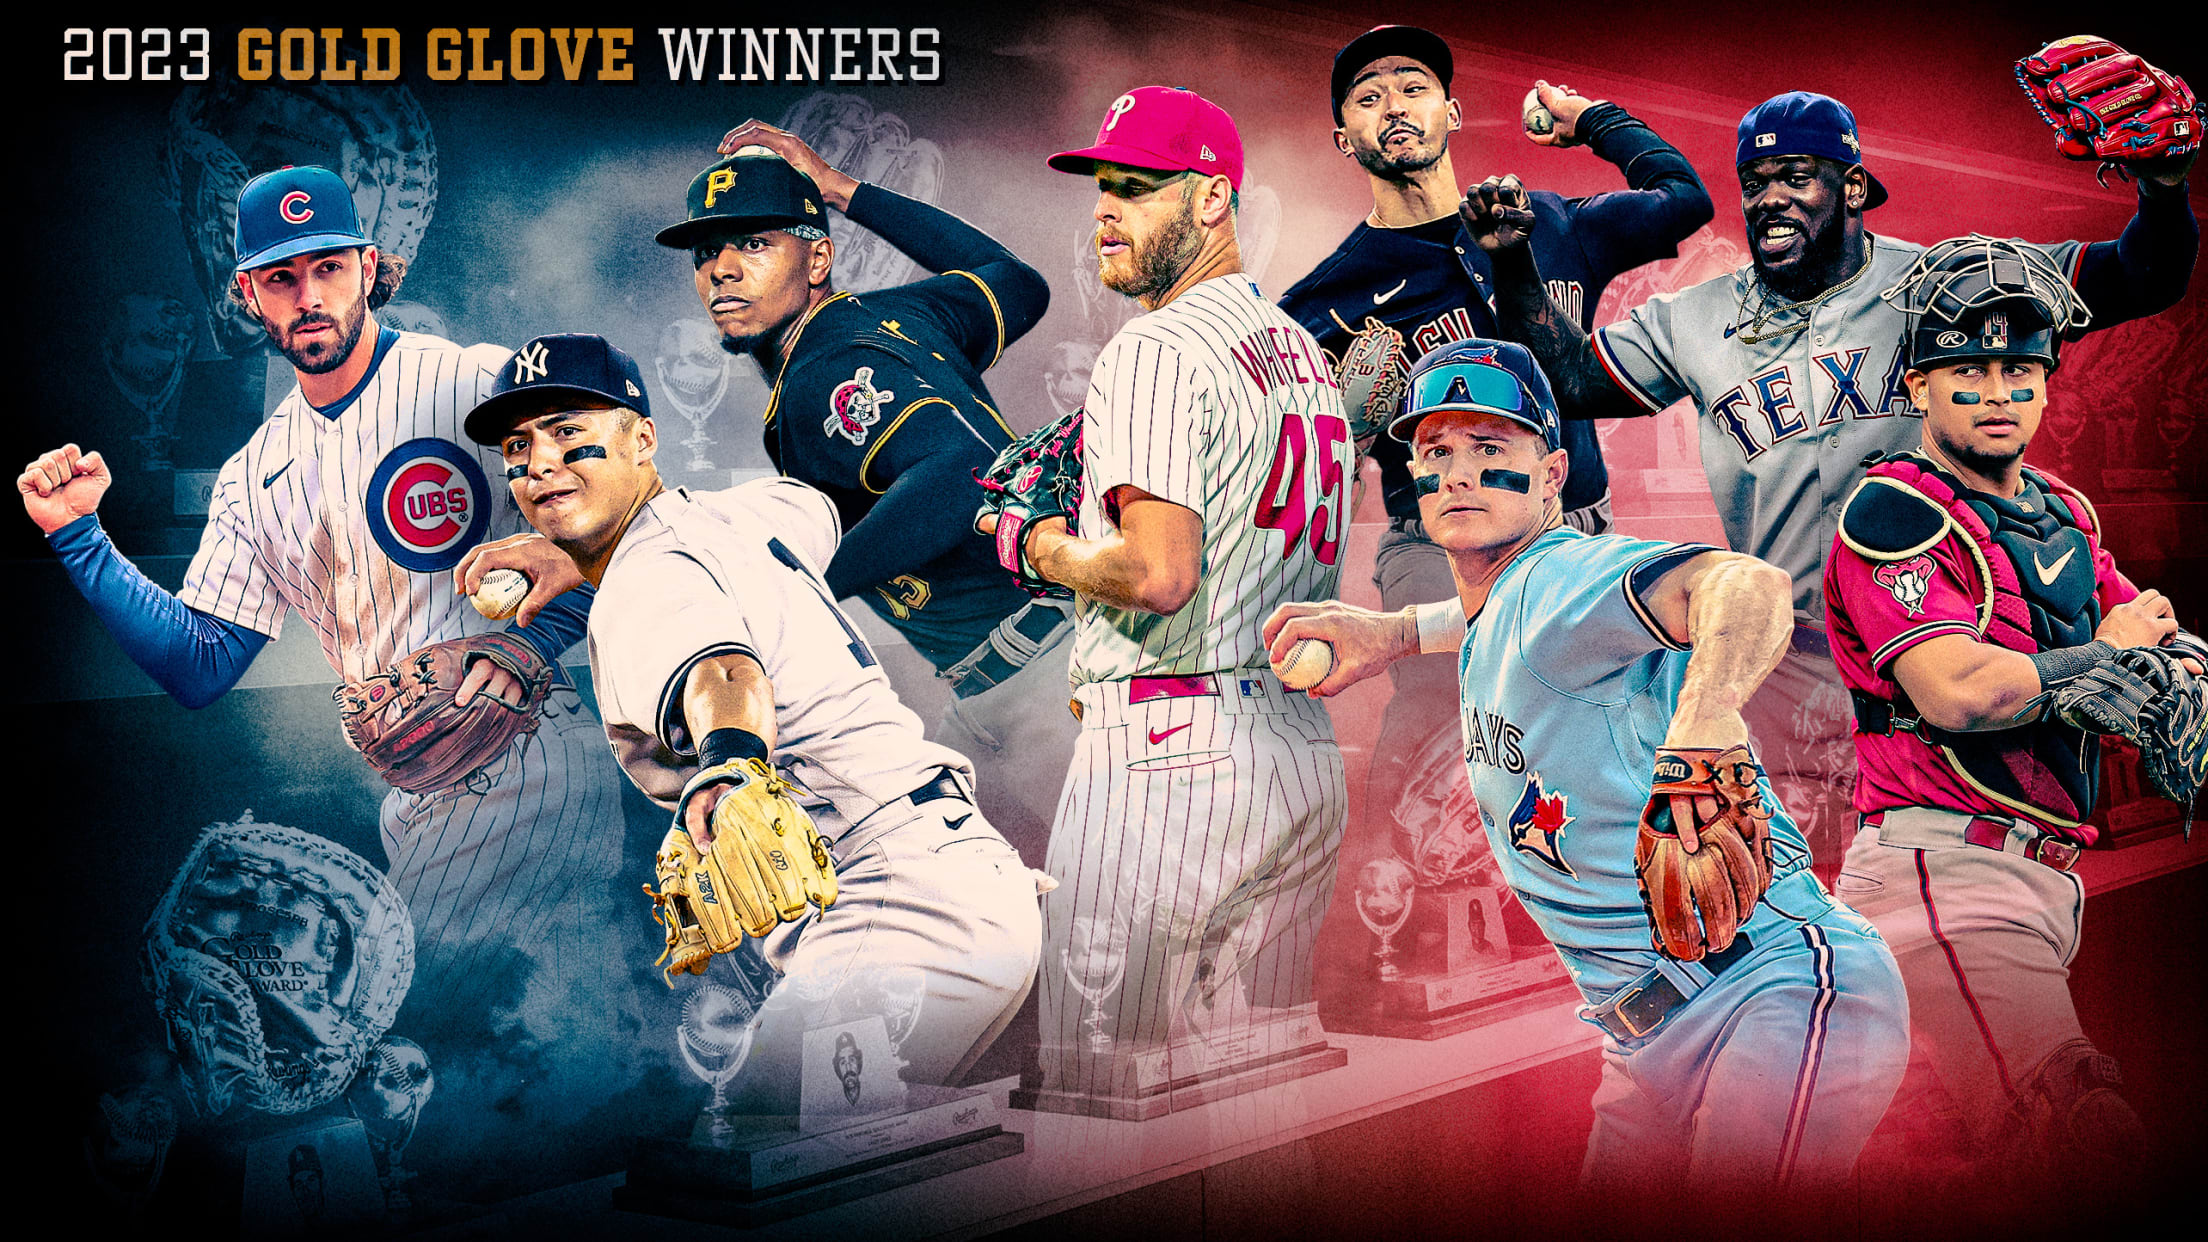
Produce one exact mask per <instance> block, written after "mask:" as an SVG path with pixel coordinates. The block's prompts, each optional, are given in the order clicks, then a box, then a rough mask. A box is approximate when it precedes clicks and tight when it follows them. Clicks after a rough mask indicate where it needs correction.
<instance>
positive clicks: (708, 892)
mask: <svg viewBox="0 0 2208 1242" xmlns="http://www.w3.org/2000/svg"><path fill="white" fill-rule="evenodd" d="M722 786H727V787H728V788H729V792H728V794H727V796H726V797H723V798H722V799H721V800H720V803H719V804H718V805H716V806H715V807H714V808H713V815H712V824H713V848H712V850H711V851H710V852H709V853H705V854H700V853H698V847H697V843H696V842H694V841H692V840H691V839H690V833H689V831H688V830H687V829H686V828H684V827H683V823H684V812H685V811H687V810H688V808H689V806H690V802H691V800H692V799H693V798H697V797H700V796H702V795H704V794H705V793H706V792H707V791H709V790H713V789H717V788H720V787H722ZM658 873H659V888H658V889H657V890H654V889H653V888H652V887H651V886H650V885H648V884H647V885H645V886H644V892H645V895H646V896H649V897H650V898H651V899H652V917H653V918H654V919H655V920H657V921H658V922H659V925H660V926H661V927H663V928H665V929H666V932H667V951H666V952H664V953H662V954H660V955H659V962H658V963H657V964H658V965H662V966H664V967H665V968H666V976H667V984H668V986H670V987H672V986H674V982H675V975H676V974H677V973H687V974H693V975H702V974H704V973H705V966H706V963H707V961H709V960H710V959H711V958H712V956H713V955H714V954H716V953H727V952H730V951H731V950H733V949H735V948H737V947H738V946H739V945H741V944H743V942H744V937H745V936H764V935H766V934H767V933H768V932H771V931H773V930H774V929H775V927H776V926H777V925H779V924H782V923H791V922H795V921H797V920H798V919H801V918H803V917H805V913H806V911H807V909H808V908H809V907H811V906H815V905H817V906H819V907H820V908H821V909H823V910H826V909H827V908H828V907H830V906H832V905H834V904H836V868H835V863H834V862H833V861H832V860H830V858H829V857H828V847H827V845H826V844H824V843H823V842H822V841H821V839H820V833H818V832H816V831H815V830H814V829H813V821H812V817H811V816H809V815H807V814H805V812H804V811H803V810H802V809H801V808H800V807H799V806H798V805H797V804H796V803H795V802H792V801H791V800H790V784H789V782H788V781H785V780H783V779H782V774H781V773H779V772H777V771H775V770H774V768H773V766H772V765H770V764H769V763H767V761H766V760H764V759H732V760H730V761H729V762H727V763H723V764H717V765H715V766H713V767H710V768H705V769H703V770H701V771H700V772H699V773H698V774H697V775H696V776H693V777H691V778H690V783H689V784H688V785H685V786H684V787H683V790H682V796H681V797H680V798H678V799H677V800H676V802H675V826H674V827H673V828H671V829H669V830H668V832H667V836H666V839H665V840H663V841H661V842H660V846H659V864H658Z"/></svg>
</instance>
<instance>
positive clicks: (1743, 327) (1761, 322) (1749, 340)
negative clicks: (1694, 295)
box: [1726, 233, 1871, 345]
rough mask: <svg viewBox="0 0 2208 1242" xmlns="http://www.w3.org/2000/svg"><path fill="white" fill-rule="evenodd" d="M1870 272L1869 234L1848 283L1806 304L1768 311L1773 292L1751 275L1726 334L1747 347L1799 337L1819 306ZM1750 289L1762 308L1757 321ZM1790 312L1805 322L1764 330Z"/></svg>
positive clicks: (1834, 287)
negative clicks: (1765, 305)
mask: <svg viewBox="0 0 2208 1242" xmlns="http://www.w3.org/2000/svg"><path fill="white" fill-rule="evenodd" d="M1870 270H1871V238H1870V235H1869V234H1867V233H1866V234H1864V236H1863V265H1862V266H1861V267H1858V268H1856V269H1855V271H1854V272H1853V273H1851V274H1850V275H1849V276H1848V278H1847V279H1846V280H1843V281H1841V282H1840V283H1839V284H1837V285H1834V286H1833V287H1832V288H1830V289H1827V290H1825V291H1824V292H1823V293H1820V294H1818V295H1817V296H1816V297H1813V298H1811V299H1809V300H1808V301H1806V302H1782V303H1780V304H1779V305H1777V306H1774V307H1771V308H1769V309H1767V310H1766V309H1761V307H1762V304H1763V299H1764V298H1765V297H1766V296H1769V295H1770V292H1771V291H1770V290H1768V289H1766V288H1764V287H1763V279H1762V278H1761V277H1760V276H1751V277H1750V278H1749V281H1748V285H1747V286H1746V287H1743V288H1742V289H1741V291H1740V302H1739V304H1738V305H1737V306H1735V307H1734V309H1733V330H1732V331H1731V332H1729V333H1727V334H1726V335H1728V336H1738V337H1740V343H1741V344H1743V345H1761V344H1763V343H1764V342H1765V341H1773V340H1777V339H1778V338H1780V337H1782V336H1795V335H1798V334H1799V333H1800V332H1801V331H1802V330H1803V329H1805V328H1807V327H1809V320H1810V316H1812V315H1815V314H1816V313H1817V308H1818V307H1820V306H1823V305H1824V304H1825V303H1826V302H1827V301H1828V300H1830V299H1831V297H1832V296H1833V295H1834V294H1836V293H1838V292H1840V291H1841V290H1842V289H1845V288H1847V287H1848V286H1849V285H1852V284H1854V283H1855V282H1856V281H1858V280H1861V279H1863V273H1865V272H1867V271H1870ZM1749 288H1753V289H1754V290H1755V292H1756V304H1757V306H1758V308H1759V309H1758V310H1757V311H1756V316H1755V318H1754V319H1753V320H1750V319H1749V317H1748V291H1749ZM1789 311H1801V312H1802V321H1801V322H1800V323H1798V324H1795V325H1794V326H1793V327H1791V328H1780V329H1778V330H1776V331H1773V332H1766V331H1764V330H1763V329H1764V328H1765V327H1767V326H1768V325H1769V324H1770V322H1771V321H1772V320H1773V319H1776V318H1778V317H1779V316H1781V315H1784V314H1786V313H1787V312H1789Z"/></svg>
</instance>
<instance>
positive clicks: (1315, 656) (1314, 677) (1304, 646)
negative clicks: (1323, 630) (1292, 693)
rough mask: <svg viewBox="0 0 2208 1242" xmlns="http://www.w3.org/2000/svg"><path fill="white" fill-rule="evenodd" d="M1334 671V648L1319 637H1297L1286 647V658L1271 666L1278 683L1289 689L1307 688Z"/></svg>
mask: <svg viewBox="0 0 2208 1242" xmlns="http://www.w3.org/2000/svg"><path fill="white" fill-rule="evenodd" d="M1333 671H1334V648H1333V646H1332V644H1330V643H1328V642H1326V641H1325V640H1324V639H1319V638H1299V639H1297V640H1296V645H1295V646H1293V647H1290V648H1289V649H1288V658H1287V659H1285V660H1283V661H1281V662H1280V663H1279V664H1276V665H1274V666H1273V672H1274V673H1275V674H1276V675H1278V676H1279V678H1280V684H1281V685H1284V686H1286V687H1288V688H1289V689H1290V690H1309V689H1310V688H1311V687H1313V686H1315V685H1318V684H1319V683H1320V682H1322V681H1325V680H1326V675H1327V674H1328V673H1331V672H1333Z"/></svg>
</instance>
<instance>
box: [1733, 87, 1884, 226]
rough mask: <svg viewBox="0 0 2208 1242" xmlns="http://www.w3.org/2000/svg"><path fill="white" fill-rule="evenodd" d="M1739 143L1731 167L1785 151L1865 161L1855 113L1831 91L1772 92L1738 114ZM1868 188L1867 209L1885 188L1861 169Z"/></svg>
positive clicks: (1848, 162)
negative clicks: (1821, 93) (1745, 113)
mask: <svg viewBox="0 0 2208 1242" xmlns="http://www.w3.org/2000/svg"><path fill="white" fill-rule="evenodd" d="M1739 138H1740V140H1739V142H1738V143H1737V144H1736V145H1735V148H1734V152H1733V166H1734V167H1735V168H1738V167H1741V166H1742V165H1746V164H1753V163H1755V162H1756V161H1757V160H1763V159H1771V158H1773V157H1775V156H1784V155H1814V156H1817V157H1818V158H1820V159H1828V160H1831V161H1832V162H1834V163H1836V164H1839V165H1840V166H1841V167H1843V168H1852V167H1854V166H1855V165H1857V164H1861V163H1863V143H1862V140H1861V139H1860V138H1859V137H1858V136H1857V134H1856V128H1855V113H1853V112H1850V111H1848V106H1847V105H1846V104H1844V103H1841V102H1840V101H1839V100H1837V99H1834V98H1833V97H1832V96H1830V95H1819V94H1816V93H1814V92H1811V91H1788V92H1787V93H1785V94H1784V95H1774V96H1772V97H1771V98H1769V99H1766V100H1764V101H1763V102H1762V103H1760V104H1757V105H1756V106H1755V107H1753V108H1750V109H1748V115H1746V116H1744V117H1742V118H1740V135H1739ZM1863 175H1864V177H1866V178H1868V179H1869V181H1870V183H1871V187H1870V193H1869V194H1867V195H1866V196H1865V197H1864V199H1863V210H1865V211H1869V210H1870V209H1871V208H1873V207H1876V206H1878V205H1879V204H1880V203H1883V202H1885V201H1886V187H1885V186H1883V185H1880V184H1879V181H1878V178H1877V177H1873V176H1871V170H1870V168H1869V167H1868V166H1865V167H1864V169H1863Z"/></svg>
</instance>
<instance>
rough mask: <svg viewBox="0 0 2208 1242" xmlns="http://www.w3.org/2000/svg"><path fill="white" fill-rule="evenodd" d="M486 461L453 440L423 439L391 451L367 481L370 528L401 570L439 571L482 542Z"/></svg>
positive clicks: (486, 517) (485, 522) (485, 514)
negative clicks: (478, 459)
mask: <svg viewBox="0 0 2208 1242" xmlns="http://www.w3.org/2000/svg"><path fill="white" fill-rule="evenodd" d="M488 494H489V492H488V490H487V488H486V487H485V485H484V476H483V466H482V463H480V462H478V461H477V460H476V459H475V454H473V453H470V452H468V451H467V450H465V449H463V448H461V447H460V446H459V445H457V444H454V443H453V442H452V441H450V440H442V439H439V438H437V437H436V436H424V437H422V438H421V439H419V440H409V441H407V442H406V443H404V444H402V445H400V446H399V447H397V448H395V449H393V450H391V452H390V453H389V454H388V455H386V456H385V457H384V459H383V462H382V463H381V464H380V465H378V466H377V467H376V472H375V474H374V475H373V476H371V477H370V478H369V480H368V495H367V497H366V498H365V504H364V506H363V507H364V508H365V509H366V511H367V515H368V529H369V531H370V532H371V533H372V534H374V535H375V537H376V545H377V546H378V547H380V548H382V549H383V552H384V555H386V556H388V557H390V558H391V559H392V560H393V561H395V562H397V564H398V565H399V566H400V567H401V568H403V569H410V570H412V571H414V572H415V573H418V574H426V573H439V572H442V571H443V570H447V569H450V568H452V567H453V566H454V565H457V564H459V563H460V558H461V557H462V556H464V555H465V554H466V553H467V550H468V549H469V548H472V547H474V546H475V545H476V543H477V542H479V541H480V540H481V539H482V538H483V529H484V527H485V526H487V525H488V524H489V522H490V512H489V508H488V506H487V505H486V504H485V503H484V502H485V498H486V497H487V496H488Z"/></svg>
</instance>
